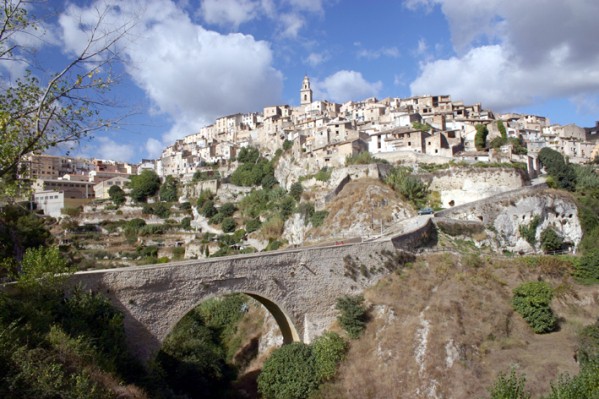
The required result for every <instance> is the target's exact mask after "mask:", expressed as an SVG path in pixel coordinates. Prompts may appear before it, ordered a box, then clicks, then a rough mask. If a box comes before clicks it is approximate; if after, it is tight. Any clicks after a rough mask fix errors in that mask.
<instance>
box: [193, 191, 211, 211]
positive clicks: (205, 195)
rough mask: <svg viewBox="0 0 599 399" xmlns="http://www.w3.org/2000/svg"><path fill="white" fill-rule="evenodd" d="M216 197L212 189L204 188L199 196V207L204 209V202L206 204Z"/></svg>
mask: <svg viewBox="0 0 599 399" xmlns="http://www.w3.org/2000/svg"><path fill="white" fill-rule="evenodd" d="M213 199H214V193H213V192H212V191H210V190H202V191H200V196H199V197H198V201H197V203H196V205H197V206H198V208H200V209H202V208H203V207H204V204H206V202H207V201H209V200H213Z"/></svg>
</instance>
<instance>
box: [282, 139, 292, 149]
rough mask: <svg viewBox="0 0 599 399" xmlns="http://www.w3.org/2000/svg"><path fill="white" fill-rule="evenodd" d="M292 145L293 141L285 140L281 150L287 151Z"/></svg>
mask: <svg viewBox="0 0 599 399" xmlns="http://www.w3.org/2000/svg"><path fill="white" fill-rule="evenodd" d="M292 147H293V141H291V140H285V141H283V151H289V150H290V149H291V148H292Z"/></svg>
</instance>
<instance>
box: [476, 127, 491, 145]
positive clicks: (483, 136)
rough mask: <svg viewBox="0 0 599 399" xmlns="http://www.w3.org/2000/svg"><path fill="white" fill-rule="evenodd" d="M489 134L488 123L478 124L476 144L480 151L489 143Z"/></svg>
mask: <svg viewBox="0 0 599 399" xmlns="http://www.w3.org/2000/svg"><path fill="white" fill-rule="evenodd" d="M488 135H489V130H488V129H487V126H486V125H482V124H479V125H476V135H475V136H474V145H475V146H476V149H477V150H478V151H482V150H484V149H485V147H486V145H487V136H488Z"/></svg>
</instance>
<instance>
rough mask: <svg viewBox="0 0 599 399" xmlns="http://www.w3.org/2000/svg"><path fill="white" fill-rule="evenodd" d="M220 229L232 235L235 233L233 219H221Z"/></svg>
mask: <svg viewBox="0 0 599 399" xmlns="http://www.w3.org/2000/svg"><path fill="white" fill-rule="evenodd" d="M221 227H222V229H223V231H224V232H225V233H232V232H234V231H235V228H236V227H237V223H235V219H233V218H231V217H227V218H224V219H223V222H222V224H221Z"/></svg>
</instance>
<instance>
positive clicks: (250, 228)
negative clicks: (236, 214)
mask: <svg viewBox="0 0 599 399" xmlns="http://www.w3.org/2000/svg"><path fill="white" fill-rule="evenodd" d="M261 225H262V222H260V219H258V218H255V219H250V220H248V221H247V222H245V231H247V232H248V233H251V232H254V231H256V230H258V229H259V228H260V226H261Z"/></svg>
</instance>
